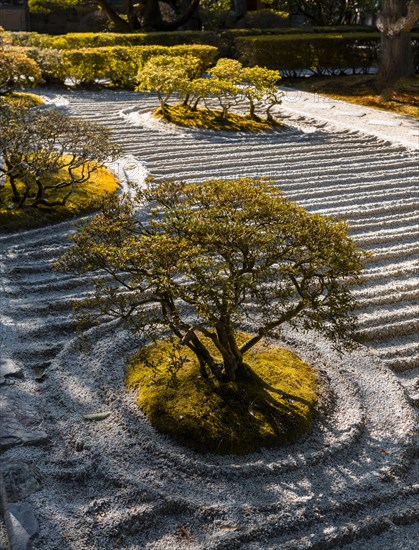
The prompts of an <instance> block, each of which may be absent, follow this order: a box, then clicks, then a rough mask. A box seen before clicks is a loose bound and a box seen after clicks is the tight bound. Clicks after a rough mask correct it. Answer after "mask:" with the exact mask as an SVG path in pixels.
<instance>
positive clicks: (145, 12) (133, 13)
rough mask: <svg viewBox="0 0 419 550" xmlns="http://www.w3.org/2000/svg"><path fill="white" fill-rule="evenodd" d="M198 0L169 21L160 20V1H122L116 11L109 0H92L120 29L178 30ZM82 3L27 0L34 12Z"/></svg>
mask: <svg viewBox="0 0 419 550" xmlns="http://www.w3.org/2000/svg"><path fill="white" fill-rule="evenodd" d="M199 2H200V0H190V2H189V5H188V7H187V8H186V9H185V11H184V12H183V13H181V14H180V15H179V16H178V17H176V18H175V19H174V20H172V21H165V20H163V17H162V13H161V9H160V0H139V1H138V2H135V1H133V0H123V2H122V6H123V11H122V12H119V11H118V10H116V9H115V8H114V6H113V3H112V2H109V1H108V0H92V3H93V4H97V5H98V7H99V8H100V9H101V10H102V11H103V13H104V14H105V15H106V16H107V17H108V19H109V20H110V21H112V23H113V24H114V25H115V27H116V28H117V30H118V31H120V32H134V31H139V30H145V31H172V30H175V29H178V28H179V27H181V26H182V25H184V24H185V23H187V22H188V21H189V19H191V17H192V16H193V14H194V13H195V11H196V9H197V7H198V5H199ZM83 4H84V3H83V2H82V1H81V0H29V8H30V9H32V10H33V11H51V10H52V9H54V6H56V7H61V8H63V7H77V6H81V5H83Z"/></svg>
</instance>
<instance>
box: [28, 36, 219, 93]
mask: <svg viewBox="0 0 419 550" xmlns="http://www.w3.org/2000/svg"><path fill="white" fill-rule="evenodd" d="M28 54H29V55H30V57H32V59H34V60H36V61H37V62H38V63H39V66H40V68H41V71H42V74H43V76H44V79H45V80H46V81H47V82H61V83H63V82H64V81H65V79H66V78H72V79H73V80H74V81H75V83H76V84H77V85H81V86H83V85H91V84H93V83H94V82H96V81H97V80H100V79H109V80H110V81H111V83H112V84H113V85H114V86H117V87H120V88H127V89H134V87H135V85H136V76H137V73H138V70H139V68H140V67H142V66H143V65H144V64H145V63H146V62H147V61H148V59H150V58H151V57H153V56H155V55H168V56H182V57H184V56H190V57H194V58H196V59H198V60H199V65H200V68H201V69H202V71H204V70H206V69H207V68H208V67H210V66H211V65H213V64H214V63H215V60H216V59H217V56H218V50H217V49H216V48H214V47H213V46H205V45H198V44H194V45H190V46H173V47H166V46H114V47H106V48H105V47H103V48H83V49H79V50H54V49H40V48H29V49H28Z"/></svg>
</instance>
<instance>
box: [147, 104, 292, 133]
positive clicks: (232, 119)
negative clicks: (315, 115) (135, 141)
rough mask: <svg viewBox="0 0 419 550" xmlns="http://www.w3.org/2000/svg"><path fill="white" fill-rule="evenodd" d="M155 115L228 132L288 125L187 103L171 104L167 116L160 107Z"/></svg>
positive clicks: (254, 130) (173, 122)
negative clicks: (191, 106) (193, 106)
mask: <svg viewBox="0 0 419 550" xmlns="http://www.w3.org/2000/svg"><path fill="white" fill-rule="evenodd" d="M153 114H154V116H155V117H156V118H158V119H161V120H163V121H165V122H170V123H172V124H177V125H178V126H184V127H186V128H199V129H202V130H217V131H220V130H224V131H228V132H268V131H272V130H274V129H275V130H284V129H285V128H286V127H285V125H284V124H281V123H279V122H277V121H272V122H270V121H267V120H262V119H253V118H250V117H248V116H243V115H237V114H233V113H229V114H228V115H227V117H226V118H223V117H222V112H221V111H212V110H210V109H202V108H197V109H191V108H190V107H187V106H185V105H170V106H167V107H166V116H165V117H163V114H162V110H161V108H160V107H159V108H158V109H156V110H155V111H154V113H153Z"/></svg>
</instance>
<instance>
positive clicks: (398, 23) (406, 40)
mask: <svg viewBox="0 0 419 550" xmlns="http://www.w3.org/2000/svg"><path fill="white" fill-rule="evenodd" d="M418 16H419V2H418V1H417V0H413V1H410V2H409V3H407V2H406V1H405V0H383V2H382V10H381V14H380V17H379V19H378V21H377V26H378V28H379V29H380V31H381V51H380V64H379V72H378V84H379V88H380V91H381V95H382V97H383V99H385V100H388V99H390V97H391V94H392V91H393V89H394V84H395V82H396V81H397V80H398V79H399V78H403V77H406V76H411V75H413V74H414V67H413V56H412V46H411V40H410V34H409V32H410V30H411V29H412V28H413V26H414V25H415V23H416V21H417V19H418Z"/></svg>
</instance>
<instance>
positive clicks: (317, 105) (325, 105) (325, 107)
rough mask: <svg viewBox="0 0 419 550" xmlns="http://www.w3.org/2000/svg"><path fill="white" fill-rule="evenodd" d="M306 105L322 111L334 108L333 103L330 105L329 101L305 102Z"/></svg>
mask: <svg viewBox="0 0 419 550" xmlns="http://www.w3.org/2000/svg"><path fill="white" fill-rule="evenodd" d="M306 107H313V108H314V109H321V110H324V111H330V110H331V109H334V108H335V106H334V105H330V104H329V103H310V104H307V105H306Z"/></svg>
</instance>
